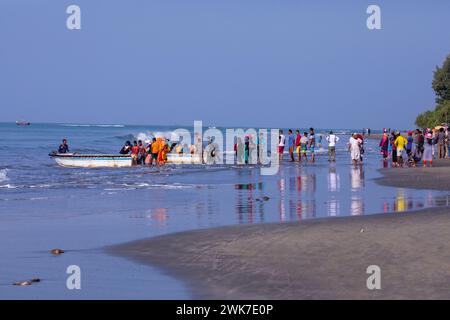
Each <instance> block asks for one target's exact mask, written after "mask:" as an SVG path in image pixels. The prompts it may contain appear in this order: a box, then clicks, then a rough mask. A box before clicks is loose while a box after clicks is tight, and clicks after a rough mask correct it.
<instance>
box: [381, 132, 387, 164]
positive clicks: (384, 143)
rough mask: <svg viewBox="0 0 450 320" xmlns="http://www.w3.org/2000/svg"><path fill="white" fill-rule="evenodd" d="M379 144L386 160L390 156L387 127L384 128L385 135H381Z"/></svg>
mask: <svg viewBox="0 0 450 320" xmlns="http://www.w3.org/2000/svg"><path fill="white" fill-rule="evenodd" d="M379 146H380V148H381V154H382V155H383V161H386V160H387V159H388V157H389V136H388V134H387V130H386V129H384V130H383V136H382V137H381V141H380V144H379Z"/></svg>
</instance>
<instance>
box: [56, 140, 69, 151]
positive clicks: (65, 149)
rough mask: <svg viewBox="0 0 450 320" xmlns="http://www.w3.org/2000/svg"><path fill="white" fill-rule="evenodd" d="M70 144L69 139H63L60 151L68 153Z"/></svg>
mask: <svg viewBox="0 0 450 320" xmlns="http://www.w3.org/2000/svg"><path fill="white" fill-rule="evenodd" d="M68 152H70V151H69V145H68V144H67V139H63V140H62V143H61V144H60V145H59V147H58V153H68Z"/></svg>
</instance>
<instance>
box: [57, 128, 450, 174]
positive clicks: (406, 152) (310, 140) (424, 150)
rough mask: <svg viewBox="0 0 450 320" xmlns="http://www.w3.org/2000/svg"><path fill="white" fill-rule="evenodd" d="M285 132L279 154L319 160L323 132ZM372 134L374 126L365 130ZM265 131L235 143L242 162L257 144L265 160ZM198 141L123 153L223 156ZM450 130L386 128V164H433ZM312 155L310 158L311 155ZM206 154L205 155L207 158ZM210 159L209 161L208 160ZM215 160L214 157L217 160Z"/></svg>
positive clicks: (358, 146)
mask: <svg viewBox="0 0 450 320" xmlns="http://www.w3.org/2000/svg"><path fill="white" fill-rule="evenodd" d="M287 132H288V134H287V136H285V134H284V131H283V130H280V131H279V136H278V150H277V151H278V157H279V160H280V161H282V160H283V158H284V154H285V147H287V149H286V151H287V153H288V154H289V160H290V161H291V162H295V161H298V162H303V161H305V162H311V163H314V162H315V159H316V157H315V150H316V147H317V146H319V147H321V144H322V135H316V133H315V131H314V128H310V129H309V132H303V133H301V131H300V130H298V129H297V130H295V133H294V131H293V130H292V129H288V131H287ZM364 133H366V134H370V129H369V130H367V131H366V132H364ZM364 138H365V137H364V135H363V134H360V133H356V132H355V133H353V134H352V135H351V137H350V139H349V141H348V143H347V145H348V151H349V153H350V157H351V161H352V163H353V164H354V165H357V164H361V163H362V161H363V154H364ZM265 139H266V138H265V135H263V133H260V134H259V135H257V136H256V141H255V140H254V138H253V136H251V135H246V136H245V137H244V139H243V140H242V138H240V137H237V138H236V141H235V144H234V152H235V159H236V161H237V163H238V164H249V163H255V161H252V160H255V159H252V155H253V151H254V149H255V148H256V149H257V152H256V158H257V159H256V163H261V159H262V152H263V150H264V148H265V146H266V140H265ZM325 139H326V141H327V142H328V161H330V162H335V161H336V145H337V144H338V142H339V141H340V138H339V137H338V136H337V135H336V134H334V133H333V131H329V132H328V135H326V137H325ZM196 142H197V145H199V146H201V149H202V150H197V147H196V145H195V144H191V145H187V144H184V145H180V144H179V143H177V142H170V141H169V140H166V139H164V138H161V137H158V138H153V139H152V140H151V141H146V143H145V144H144V143H143V142H142V140H135V141H134V142H133V144H132V143H131V142H130V141H127V142H126V143H125V144H124V146H123V147H122V149H121V150H120V152H119V153H120V154H122V155H131V158H132V164H133V165H149V166H152V165H163V164H165V163H166V162H167V155H168V154H169V153H170V152H173V151H174V153H176V154H179V155H183V154H190V155H194V154H196V153H197V151H198V152H200V155H205V154H206V157H204V158H206V159H218V158H219V157H220V155H219V153H220V152H218V150H219V149H220V148H219V146H218V145H217V143H215V142H214V138H213V137H208V138H207V139H206V141H202V140H201V138H200V137H196ZM449 142H450V139H449V130H448V127H438V128H435V129H433V130H432V129H425V130H420V129H416V130H415V131H409V132H407V134H406V135H405V136H404V135H402V134H401V133H400V132H399V131H391V130H390V129H384V130H383V134H382V137H381V141H380V143H379V146H380V149H381V150H380V151H381V154H382V157H383V160H384V162H385V164H387V163H388V160H389V159H391V161H392V166H393V167H402V166H417V165H418V164H419V163H422V164H423V166H427V165H429V166H432V165H433V159H436V158H437V159H442V158H448V157H449ZM68 152H69V146H68V143H67V140H66V139H63V141H62V143H61V145H60V146H59V148H58V153H68ZM308 157H309V159H308ZM204 158H203V157H202V159H204ZM202 161H204V160H202ZM206 162H207V163H208V162H209V160H208V161H206ZM213 162H214V161H213Z"/></svg>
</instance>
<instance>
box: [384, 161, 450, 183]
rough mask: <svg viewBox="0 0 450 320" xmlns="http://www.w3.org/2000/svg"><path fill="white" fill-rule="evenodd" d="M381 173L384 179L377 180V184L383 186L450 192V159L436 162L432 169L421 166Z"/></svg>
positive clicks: (385, 170) (386, 170)
mask: <svg viewBox="0 0 450 320" xmlns="http://www.w3.org/2000/svg"><path fill="white" fill-rule="evenodd" d="M420 165H421V164H420ZM379 171H380V173H382V174H383V177H381V178H379V179H376V182H377V183H379V184H381V185H386V186H392V187H398V188H414V189H433V190H450V159H443V160H435V161H434V163H433V167H432V168H429V167H428V168H423V167H421V166H420V167H416V168H388V169H380V170H379Z"/></svg>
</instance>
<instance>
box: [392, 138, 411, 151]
mask: <svg viewBox="0 0 450 320" xmlns="http://www.w3.org/2000/svg"><path fill="white" fill-rule="evenodd" d="M394 143H395V146H396V147H397V150H403V149H405V146H406V145H407V144H408V140H406V139H405V137H403V136H398V137H397V139H395V142H394Z"/></svg>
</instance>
